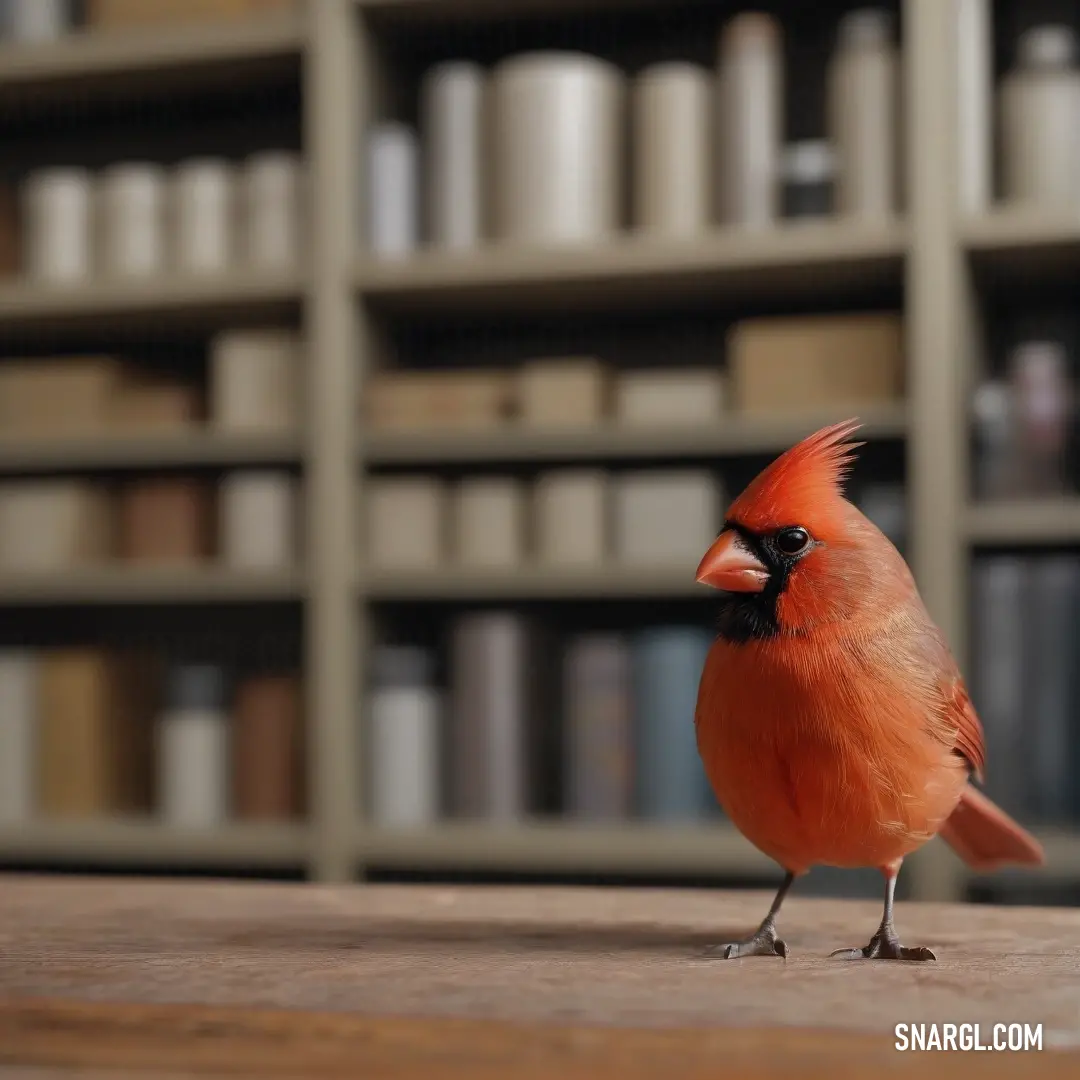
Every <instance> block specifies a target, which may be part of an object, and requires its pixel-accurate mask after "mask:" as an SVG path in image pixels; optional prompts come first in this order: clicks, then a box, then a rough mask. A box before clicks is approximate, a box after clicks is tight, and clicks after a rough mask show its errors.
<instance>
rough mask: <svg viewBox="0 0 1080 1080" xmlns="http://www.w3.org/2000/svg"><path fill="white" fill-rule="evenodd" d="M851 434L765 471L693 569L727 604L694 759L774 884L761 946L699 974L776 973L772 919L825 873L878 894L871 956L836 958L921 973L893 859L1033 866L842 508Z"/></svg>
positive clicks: (905, 575)
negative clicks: (767, 962) (908, 966)
mask: <svg viewBox="0 0 1080 1080" xmlns="http://www.w3.org/2000/svg"><path fill="white" fill-rule="evenodd" d="M858 427H859V424H858V423H857V422H856V421H848V422H846V423H843V424H837V425H834V426H832V427H827V428H824V429H823V430H821V431H819V432H817V433H816V434H814V435H811V436H810V437H809V438H807V439H805V440H804V441H803V442H801V443H799V444H798V445H797V446H795V447H793V448H792V449H790V450H788V451H787V452H786V453H785V454H783V455H782V456H781V457H779V458H777V459H776V461H774V462H773V463H772V464H771V465H769V466H768V467H767V468H766V469H765V470H764V471H763V472H761V473H760V474H759V475H758V476H757V477H756V478H755V479H754V480H753V482H752V483H751V484H750V486H749V487H748V488H747V489H746V490H745V491H744V492H743V493H742V495H740V496H739V498H738V499H736V501H735V502H734V503H733V504H732V505H731V506H730V507H729V509H728V513H727V519H726V521H725V523H724V529H723V531H722V532H721V533H720V536H719V537H718V538H717V540H716V541H715V543H714V544H713V545H712V547H711V548H710V549H709V550H708V552H707V553H706V554H705V557H704V558H703V559H702V560H701V565H700V566H699V567H698V571H697V580H698V581H699V582H702V583H704V584H707V585H710V586H712V587H714V588H716V589H718V590H720V591H721V593H722V594H723V595H722V598H721V601H720V612H719V635H718V637H717V640H716V641H715V642H714V644H713V646H712V648H711V650H710V652H709V655H708V658H707V660H706V662H705V668H704V670H703V672H702V676H701V684H700V687H699V690H698V701H697V710H696V714H695V718H694V722H695V726H696V729H697V745H698V749H699V751H700V754H701V757H702V761H703V763H704V766H705V771H706V773H707V774H708V777H709V782H710V783H711V785H712V788H713V791H714V792H715V794H716V797H717V798H718V800H719V801H720V803H721V805H722V806H723V808H724V810H725V811H726V813H727V815H728V816H729V817H730V818H731V820H732V821H733V822H734V824H735V825H736V827H737V828H738V829H739V831H740V832H742V833H743V835H745V836H746V837H747V838H748V839H749V840H750V841H751V842H752V843H753V844H754V845H755V846H756V847H757V848H759V849H760V850H761V851H763V852H764V853H765V854H766V855H768V856H769V857H770V858H772V859H775V860H776V862H778V863H779V864H780V866H781V867H782V868H783V869H784V870H785V871H786V876H785V878H784V882H783V884H782V885H781V886H780V890H779V892H778V893H777V894H776V899H775V900H774V901H773V905H772V907H771V908H770V910H769V913H768V915H767V916H766V917H765V920H764V921H763V922H762V924H761V926H760V927H759V928H758V930H757V932H756V933H754V934H753V935H752V936H751V937H750V938H748V939H747V940H745V941H739V942H733V943H731V944H725V945H718V946H716V947H715V948H713V949H710V950H709V955H712V956H717V957H722V958H731V957H739V956H753V955H779V956H787V946H786V944H785V943H784V942H783V940H782V939H780V938H778V937H777V934H776V925H775V922H776V916H777V913H778V912H779V910H780V905H781V903H782V902H783V899H784V896H785V895H786V894H787V891H788V889H789V888H790V887H791V884H792V882H793V881H794V880H795V878H796V877H798V876H800V875H802V874H805V873H806V872H807V871H808V870H809V869H810V868H811V867H812V866H816V865H824V866H838V867H849V868H853V867H864V866H872V867H877V868H878V869H880V871H881V872H882V874H884V875H885V882H886V886H885V911H884V915H883V917H882V920H881V925H880V927H879V928H878V930H877V932H876V933H875V934H874V936H873V937H872V938H871V939H870V943H869V944H868V945H867V946H866V947H865V948H862V949H842V950H839V952H837V953H833V955H834V956H838V955H842V956H846V957H851V958H859V957H866V958H872V959H888V960H897V959H900V960H933V959H934V958H935V957H934V954H933V952H931V951H930V949H927V948H906V947H904V946H902V945H901V944H900V942H899V940H898V938H897V935H896V931H895V929H894V928H893V894H894V891H895V888H896V876H897V874H898V873H899V870H900V864H901V862H902V861H903V859H904V856H905V855H907V854H909V853H910V852H912V851H914V850H915V849H916V848H918V847H920V846H921V845H922V844H925V843H926V842H927V841H928V840H929V839H931V838H932V837H933V836H935V835H940V836H941V837H942V838H943V839H944V840H945V841H946V842H947V843H948V844H949V845H950V846H951V847H952V848H953V849H954V850H955V851H956V852H957V853H958V854H959V855H960V856H961V857H962V858H963V859H964V860H965V861H966V862H967V863H968V864H969V865H970V866H972V867H975V868H977V869H979V870H987V869H991V868H993V867H996V866H998V865H1001V864H1004V863H1018V864H1027V865H1040V864H1041V863H1042V862H1043V852H1042V848H1041V847H1040V846H1039V844H1038V842H1037V841H1036V840H1035V839H1034V837H1032V836H1030V835H1029V834H1028V833H1027V832H1025V831H1024V830H1023V829H1022V828H1021V827H1020V826H1019V825H1018V824H1017V823H1016V822H1014V821H1012V820H1011V819H1010V818H1009V817H1008V816H1007V815H1006V814H1005V813H1004V812H1003V811H1001V810H1000V809H999V808H998V807H997V806H995V805H994V804H993V803H992V802H991V801H990V800H989V799H987V798H986V796H985V795H982V794H981V793H980V792H979V791H978V790H977V789H976V788H975V787H973V786H972V784H971V783H970V781H971V778H972V777H973V776H974V777H975V778H977V779H979V780H981V779H982V769H983V765H984V761H985V756H986V751H985V746H984V741H983V732H982V726H981V724H980V723H979V719H978V717H977V716H976V714H975V710H974V709H973V707H972V704H971V701H970V700H969V698H968V694H967V690H966V689H965V686H964V682H963V679H962V678H961V676H960V672H959V670H958V668H957V665H956V662H955V661H954V659H953V657H952V655H951V654H950V652H949V649H948V646H947V645H946V643H945V641H944V639H943V637H942V635H941V633H940V631H939V630H938V628H937V627H936V626H935V625H934V623H933V621H932V620H931V618H930V616H929V614H928V612H927V611H926V608H925V607H924V605H923V602H922V599H921V598H920V596H919V593H918V591H917V589H916V587H915V582H914V580H913V579H912V576H911V573H910V572H909V570H908V567H907V564H906V563H905V562H904V560H903V558H902V557H901V556H900V553H899V552H898V551H897V550H896V548H895V547H893V545H892V544H891V543H890V542H889V541H888V540H887V539H886V538H885V536H884V535H882V533H881V532H880V531H879V530H878V529H877V528H876V527H875V526H874V525H873V524H872V523H871V522H870V521H869V520H868V519H867V518H866V517H864V516H863V515H862V514H861V513H860V512H859V511H858V510H857V509H856V508H855V507H854V506H853V505H852V504H851V503H850V502H848V501H847V500H846V499H845V498H844V496H843V493H842V490H841V485H842V482H843V480H844V479H845V477H846V475H847V472H848V470H849V468H850V465H851V463H852V457H853V451H854V450H855V448H856V447H858V446H860V445H862V444H861V443H851V442H848V441H847V440H848V437H849V436H850V435H851V434H852V433H853V432H854V431H856V430H857V429H858Z"/></svg>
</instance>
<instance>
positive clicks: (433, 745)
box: [371, 686, 440, 826]
mask: <svg viewBox="0 0 1080 1080" xmlns="http://www.w3.org/2000/svg"><path fill="white" fill-rule="evenodd" d="M439 708H440V703H439V695H438V693H437V692H436V691H435V690H434V689H432V688H430V687H426V686H398V687H386V688H383V689H380V690H378V691H376V693H375V694H373V695H372V702H371V761H372V770H371V801H372V815H373V817H374V819H375V820H376V821H377V822H378V823H379V824H381V825H394V826H415V825H424V824H427V823H429V822H431V821H434V820H435V819H436V817H437V816H438V810H439V808H438V788H439V785H438V776H439Z"/></svg>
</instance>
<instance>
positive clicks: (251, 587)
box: [0, 566, 304, 606]
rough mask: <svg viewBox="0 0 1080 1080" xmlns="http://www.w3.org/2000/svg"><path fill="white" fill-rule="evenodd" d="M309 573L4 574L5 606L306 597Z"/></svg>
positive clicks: (108, 570)
mask: <svg viewBox="0 0 1080 1080" xmlns="http://www.w3.org/2000/svg"><path fill="white" fill-rule="evenodd" d="M303 595H304V584H303V576H302V575H301V574H300V573H299V572H297V573H247V572H240V571H235V570H228V569H222V568H218V567H214V566H206V567H193V568H190V569H189V568H174V567H163V568H158V567H152V568H150V567H126V566H107V567H95V568H92V569H89V568H88V569H85V570H74V571H68V572H63V573H51V574H30V573H3V574H0V606H23V605H25V606H38V605H49V606H55V605H63V604H214V603H222V604H223V603H261V602H267V603H269V602H275V601H277V602H280V601H290V600H300V599H302V598H303Z"/></svg>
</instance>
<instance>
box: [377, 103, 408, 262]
mask: <svg viewBox="0 0 1080 1080" xmlns="http://www.w3.org/2000/svg"><path fill="white" fill-rule="evenodd" d="M367 161H368V185H367V191H368V246H369V248H370V250H371V251H372V253H373V254H375V255H380V256H386V257H397V256H402V255H408V254H409V253H411V252H413V251H415V250H416V248H417V246H418V244H419V240H420V222H419V216H420V190H419V189H420V176H419V174H420V147H419V140H418V139H417V136H416V132H415V131H413V130H412V129H411V128H409V127H407V126H406V125H404V124H380V125H377V126H376V127H374V128H373V129H372V131H371V133H370V135H369V136H368V146H367Z"/></svg>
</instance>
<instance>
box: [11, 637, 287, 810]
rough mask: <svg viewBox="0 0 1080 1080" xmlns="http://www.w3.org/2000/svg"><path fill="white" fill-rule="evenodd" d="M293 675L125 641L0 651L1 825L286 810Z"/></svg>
mask: <svg viewBox="0 0 1080 1080" xmlns="http://www.w3.org/2000/svg"><path fill="white" fill-rule="evenodd" d="M302 713H303V710H302V702H301V683H300V680H299V679H298V678H297V677H296V676H295V675H294V674H292V673H281V672H270V673H267V672H258V673H230V672H227V671H225V670H224V669H223V668H221V667H220V666H217V665H212V664H206V663H201V662H197V663H191V662H170V661H169V660H168V659H167V658H166V657H164V656H162V655H158V654H154V653H150V652H144V651H141V650H139V651H134V650H105V649H99V648H57V649H44V650H15V651H12V650H9V651H4V652H0V822H3V823H5V824H8V825H11V824H21V823H26V822H29V821H32V820H38V819H56V820H87V819H96V818H105V817H116V816H125V817H128V816H137V817H142V816H146V815H156V816H157V817H158V818H159V819H160V820H162V821H163V822H165V823H168V824H172V825H176V826H181V827H200V826H202V827H212V826H214V825H217V824H220V823H222V822H224V821H226V820H228V819H230V818H233V819H237V820H274V819H287V818H291V817H295V816H296V815H298V814H299V813H301V811H302V803H303V796H302V792H303V772H302V769H303V761H304V752H303V732H302V727H303V724H302Z"/></svg>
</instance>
